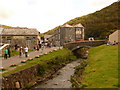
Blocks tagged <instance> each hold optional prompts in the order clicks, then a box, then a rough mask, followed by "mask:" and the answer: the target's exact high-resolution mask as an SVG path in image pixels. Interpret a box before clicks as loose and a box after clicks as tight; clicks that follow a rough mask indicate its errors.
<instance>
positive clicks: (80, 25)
mask: <svg viewBox="0 0 120 90" xmlns="http://www.w3.org/2000/svg"><path fill="white" fill-rule="evenodd" d="M74 27H83V25H82V24H81V23H79V24H77V25H75V26H74Z"/></svg>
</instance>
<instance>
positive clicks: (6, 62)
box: [0, 47, 59, 68]
mask: <svg viewBox="0 0 120 90" xmlns="http://www.w3.org/2000/svg"><path fill="white" fill-rule="evenodd" d="M54 49H59V47H52V48H46V49H44V50H43V52H42V53H41V51H33V52H29V53H28V55H29V57H27V58H26V57H25V55H23V56H22V57H19V56H13V57H11V58H8V59H3V58H0V67H3V68H8V67H9V66H10V65H13V64H15V65H17V64H20V63H21V61H23V60H28V59H29V58H31V59H32V58H35V57H36V56H38V55H43V54H44V53H48V52H50V51H53V50H54Z"/></svg>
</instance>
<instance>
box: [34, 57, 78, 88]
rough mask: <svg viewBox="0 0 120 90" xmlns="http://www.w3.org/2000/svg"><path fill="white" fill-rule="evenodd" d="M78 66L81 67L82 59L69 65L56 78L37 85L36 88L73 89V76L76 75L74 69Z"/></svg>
mask: <svg viewBox="0 0 120 90" xmlns="http://www.w3.org/2000/svg"><path fill="white" fill-rule="evenodd" d="M78 65H80V59H78V60H77V61H73V62H71V63H69V64H67V65H66V66H65V67H63V68H61V69H60V70H59V71H58V72H57V73H56V74H55V75H54V78H52V79H50V80H48V81H45V82H43V83H41V84H39V85H37V86H36V87H35V88H71V87H72V83H71V82H70V79H71V75H73V74H74V71H75V69H74V67H76V66H78Z"/></svg>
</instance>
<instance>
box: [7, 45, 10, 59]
mask: <svg viewBox="0 0 120 90" xmlns="http://www.w3.org/2000/svg"><path fill="white" fill-rule="evenodd" d="M7 50H8V57H9V58H10V57H11V51H10V46H9V47H8V48H7Z"/></svg>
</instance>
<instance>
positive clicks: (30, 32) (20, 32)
mask: <svg viewBox="0 0 120 90" xmlns="http://www.w3.org/2000/svg"><path fill="white" fill-rule="evenodd" d="M1 34H2V35H39V32H38V31H37V30H36V29H28V28H26V29H23V28H21V29H10V28H9V29H6V28H4V29H2V33H1Z"/></svg>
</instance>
